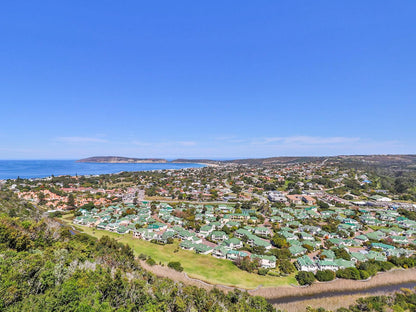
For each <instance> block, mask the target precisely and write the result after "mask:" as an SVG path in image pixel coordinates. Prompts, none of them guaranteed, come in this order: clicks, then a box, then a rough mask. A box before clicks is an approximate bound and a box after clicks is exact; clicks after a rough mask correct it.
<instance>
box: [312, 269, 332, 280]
mask: <svg viewBox="0 0 416 312" xmlns="http://www.w3.org/2000/svg"><path fill="white" fill-rule="evenodd" d="M315 277H316V279H317V280H318V281H320V282H328V281H332V280H333V279H334V278H335V272H333V271H331V270H322V271H318V272H316V274H315Z"/></svg>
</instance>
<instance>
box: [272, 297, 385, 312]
mask: <svg viewBox="0 0 416 312" xmlns="http://www.w3.org/2000/svg"><path fill="white" fill-rule="evenodd" d="M380 294H381V293H380ZM373 295H376V294H371V296H373ZM366 296H369V295H368V294H355V295H348V296H337V297H328V298H324V299H323V298H319V299H309V300H304V301H297V302H291V303H285V304H277V305H274V307H275V308H276V309H280V310H282V311H286V312H298V311H306V307H308V306H310V307H312V308H315V309H316V308H320V307H322V308H325V309H326V310H330V311H335V310H336V309H338V308H341V307H345V308H347V307H349V306H350V305H352V304H354V303H355V302H356V301H357V299H359V298H362V297H366Z"/></svg>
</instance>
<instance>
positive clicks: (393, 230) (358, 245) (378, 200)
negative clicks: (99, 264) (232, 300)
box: [2, 161, 416, 279]
mask: <svg viewBox="0 0 416 312" xmlns="http://www.w3.org/2000/svg"><path fill="white" fill-rule="evenodd" d="M386 186H387V187H389V186H388V185H387V184H386V182H385V181H383V180H381V179H380V178H379V177H377V176H376V175H374V174H373V173H369V172H365V171H362V170H356V169H350V168H342V167H340V166H338V164H337V163H336V162H331V161H324V162H322V161H319V162H309V163H294V164H285V165H280V166H263V167H259V166H253V165H238V164H220V165H218V164H216V165H212V164H211V165H209V166H206V167H204V168H188V169H181V170H158V171H153V172H141V173H140V172H135V173H128V172H123V173H120V174H114V175H99V176H79V177H78V176H75V177H70V176H62V177H49V178H43V179H29V180H23V179H17V180H7V181H2V187H3V188H8V189H10V190H12V191H14V192H15V193H16V194H17V195H18V196H19V197H20V198H21V199H25V200H28V201H31V202H33V203H34V204H36V205H38V206H44V207H46V208H47V209H48V210H49V213H51V214H53V215H57V216H58V215H62V214H68V213H70V214H72V215H73V217H72V224H73V226H81V227H89V228H93V229H96V230H99V231H107V232H112V233H117V234H120V235H129V236H131V237H133V238H134V239H137V240H145V241H149V242H152V243H154V244H158V245H164V244H177V248H180V249H183V250H189V251H192V252H194V253H196V254H202V255H211V256H212V257H215V258H219V259H227V260H230V261H232V262H233V263H234V264H235V265H236V266H237V267H239V268H240V269H242V270H245V271H248V272H252V273H257V274H260V275H270V276H275V277H276V278H278V277H279V276H286V275H288V274H292V273H294V272H296V271H299V272H312V273H313V274H317V272H320V271H326V272H327V271H331V272H334V273H333V275H332V278H334V277H335V275H336V274H337V276H340V277H343V276H345V277H347V278H354V279H365V278H368V277H369V276H370V275H373V274H374V273H375V272H374V271H371V270H370V272H368V271H369V270H368V267H369V265H368V263H373V264H374V263H389V264H390V265H393V264H392V263H394V264H395V265H397V263H399V260H398V259H403V258H408V257H410V256H412V255H413V254H414V252H415V250H416V221H415V216H414V211H416V204H415V202H414V201H412V200H409V198H411V197H409V196H411V195H403V194H401V193H398V192H397V191H396V190H395V189H394V187H396V188H398V187H400V185H397V183H396V184H395V185H394V186H393V187H391V186H390V187H389V188H386ZM389 261H390V262H389ZM366 263H367V264H366ZM357 272H358V273H357ZM354 274H361V275H358V276H355V277H351V275H354Z"/></svg>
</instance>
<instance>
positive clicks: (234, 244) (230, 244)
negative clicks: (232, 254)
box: [224, 237, 243, 249]
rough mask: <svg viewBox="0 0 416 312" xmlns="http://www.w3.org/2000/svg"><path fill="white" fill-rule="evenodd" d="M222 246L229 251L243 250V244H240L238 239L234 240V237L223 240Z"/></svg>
mask: <svg viewBox="0 0 416 312" xmlns="http://www.w3.org/2000/svg"><path fill="white" fill-rule="evenodd" d="M224 245H225V246H226V247H227V248H230V249H239V248H243V243H242V242H241V240H239V239H238V238H235V237H233V238H229V239H227V240H225V241H224Z"/></svg>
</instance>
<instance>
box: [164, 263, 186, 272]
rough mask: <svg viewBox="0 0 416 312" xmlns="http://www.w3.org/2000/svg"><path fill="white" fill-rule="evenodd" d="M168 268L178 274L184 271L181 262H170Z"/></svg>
mask: <svg viewBox="0 0 416 312" xmlns="http://www.w3.org/2000/svg"><path fill="white" fill-rule="evenodd" d="M168 267H169V268H171V269H174V270H176V271H178V272H182V271H183V267H182V265H181V263H180V262H179V261H173V262H169V263H168Z"/></svg>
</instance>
